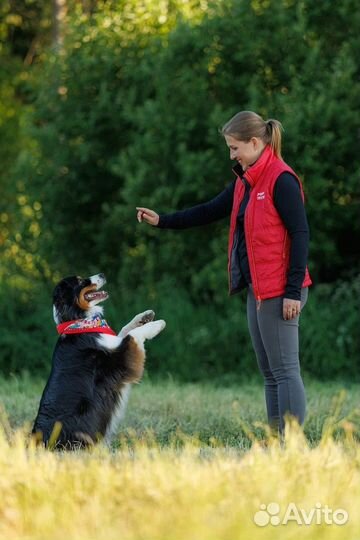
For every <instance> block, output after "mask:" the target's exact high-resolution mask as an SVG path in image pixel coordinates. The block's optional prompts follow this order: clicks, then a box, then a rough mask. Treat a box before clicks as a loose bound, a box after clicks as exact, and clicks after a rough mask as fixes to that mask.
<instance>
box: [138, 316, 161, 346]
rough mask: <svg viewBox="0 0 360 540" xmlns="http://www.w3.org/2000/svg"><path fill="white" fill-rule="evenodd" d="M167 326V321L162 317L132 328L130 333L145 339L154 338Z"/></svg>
mask: <svg viewBox="0 0 360 540" xmlns="http://www.w3.org/2000/svg"><path fill="white" fill-rule="evenodd" d="M165 326H166V323H165V321H163V320H162V319H160V320H158V321H152V322H149V323H146V324H144V325H143V326H138V327H137V328H134V330H131V332H129V334H130V335H131V336H133V337H134V338H137V339H140V340H142V341H144V340H145V339H153V338H154V337H155V336H157V335H158V334H160V332H161V331H162V330H164V328H165Z"/></svg>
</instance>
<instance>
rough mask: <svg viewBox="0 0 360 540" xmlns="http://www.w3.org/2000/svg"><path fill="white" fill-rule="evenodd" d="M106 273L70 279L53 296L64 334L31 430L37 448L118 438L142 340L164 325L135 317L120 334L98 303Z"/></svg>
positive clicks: (138, 371) (138, 370) (140, 362)
mask: <svg viewBox="0 0 360 540" xmlns="http://www.w3.org/2000/svg"><path fill="white" fill-rule="evenodd" d="M105 283H106V279H105V276H104V274H97V275H94V276H91V277H89V278H86V279H83V278H81V277H77V276H71V277H67V278H65V279H63V280H61V281H60V283H58V285H57V286H56V287H55V289H54V294H53V313H54V320H55V323H56V325H57V331H58V333H59V334H60V335H59V339H58V341H57V343H56V346H55V350H54V353H53V359H52V369H51V373H50V376H49V379H48V381H47V384H46V386H45V389H44V391H43V394H42V397H41V401H40V405H39V411H38V414H37V417H36V419H35V422H34V426H33V429H32V437H33V438H34V439H35V442H36V444H43V445H45V446H46V447H47V448H51V449H65V450H67V449H69V450H73V449H78V448H85V447H88V446H92V445H94V444H95V443H96V442H98V441H99V440H105V442H107V443H109V442H110V441H111V437H112V435H114V433H116V430H117V427H118V424H119V421H120V420H121V418H122V416H123V413H124V408H125V406H126V402H127V399H128V395H129V390H130V384H131V383H135V382H138V381H140V379H141V377H142V374H143V371H144V361H145V349H144V341H145V340H146V339H152V338H153V337H155V336H157V334H159V333H160V332H161V331H162V330H163V329H164V328H165V321H163V320H157V321H154V317H155V313H154V312H153V311H151V310H149V311H145V312H144V313H140V314H139V315H136V316H135V317H134V319H133V320H132V321H130V322H129V323H128V324H127V325H126V326H124V328H123V329H122V330H121V331H120V332H119V334H116V333H115V332H114V331H113V330H112V329H111V328H110V327H109V325H108V324H107V322H106V320H105V319H104V318H103V307H102V306H100V305H99V304H100V303H101V302H103V301H104V300H106V299H107V298H108V293H107V292H105V291H102V290H101V288H102V287H103V285H104V284H105Z"/></svg>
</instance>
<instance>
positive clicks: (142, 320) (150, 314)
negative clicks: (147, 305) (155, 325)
mask: <svg viewBox="0 0 360 540" xmlns="http://www.w3.org/2000/svg"><path fill="white" fill-rule="evenodd" d="M136 319H137V323H138V325H139V326H141V325H143V324H146V323H148V322H151V321H153V320H154V319H155V311H152V309H148V310H147V311H144V313H139V315H136Z"/></svg>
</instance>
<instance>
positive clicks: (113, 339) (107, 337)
mask: <svg viewBox="0 0 360 540" xmlns="http://www.w3.org/2000/svg"><path fill="white" fill-rule="evenodd" d="M96 341H97V343H98V345H99V346H100V347H102V348H103V349H106V350H108V351H112V350H113V349H116V348H117V347H119V345H120V343H121V342H122V338H121V337H119V336H112V335H111V334H99V335H98V336H96Z"/></svg>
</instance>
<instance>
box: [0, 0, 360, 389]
mask: <svg viewBox="0 0 360 540" xmlns="http://www.w3.org/2000/svg"><path fill="white" fill-rule="evenodd" d="M90 4H91V6H92V9H89V10H88V11H86V10H85V11H84V9H82V7H81V5H80V4H79V3H76V2H75V3H74V2H69V17H68V19H67V23H66V32H65V42H64V46H63V49H62V50H61V51H58V52H54V51H51V50H50V49H49V50H47V51H46V53H45V52H44V54H43V55H42V57H41V58H42V61H43V63H42V64H41V65H38V66H34V67H33V68H32V71H31V77H30V76H28V75H25V76H24V75H22V77H21V80H22V83H21V84H19V86H18V88H20V94H21V96H22V98H23V99H24V100H25V101H26V103H27V106H26V108H24V109H22V110H21V115H20V114H18V112H16V113H15V117H14V119H8V120H6V121H5V123H4V118H6V114H5V112H4V111H5V110H6V111H10V110H11V107H12V104H14V103H15V104H16V107H15V109H14V110H15V111H18V107H19V105H18V103H19V102H18V101H17V96H16V95H14V91H13V90H11V88H12V86H11V82H9V81H10V78H9V77H8V76H4V81H5V82H4V83H3V86H1V84H0V95H1V96H5V98H4V103H5V105H4V107H2V105H0V112H1V117H0V135H2V138H3V139H4V140H8V141H9V143H8V144H6V143H5V144H4V145H3V149H2V150H1V151H0V157H1V158H4V163H5V167H4V170H3V171H1V173H0V182H1V186H2V188H3V190H4V194H5V195H4V197H5V198H4V201H5V204H6V205H7V207H8V208H9V210H7V211H5V210H3V211H2V213H0V218H1V220H2V222H3V223H4V227H3V228H2V230H1V235H0V240H2V242H0V244H1V246H0V247H2V253H3V255H2V263H3V264H2V268H1V272H0V277H2V278H3V280H4V283H3V284H2V285H1V287H0V294H1V296H2V297H4V298H7V295H8V290H7V287H6V286H5V280H7V282H8V283H10V287H14V288H13V293H14V295H17V294H18V292H19V291H20V292H21V291H23V290H25V291H27V294H28V291H29V286H30V284H33V286H34V290H37V287H38V288H39V289H41V290H43V288H44V285H43V284H44V283H46V287H45V289H46V295H48V296H47V298H50V290H51V287H52V284H53V282H54V280H55V279H56V278H57V276H62V275H65V274H68V273H71V274H73V273H80V274H84V275H89V274H91V273H94V272H96V271H104V272H105V273H106V274H107V276H108V279H109V282H110V284H111V286H113V287H114V290H115V291H116V297H117V298H118V300H119V304H117V303H115V304H116V305H120V306H121V311H120V312H119V313H118V314H117V311H116V309H117V308H116V307H114V308H113V309H114V314H115V317H114V319H115V322H116V323H117V324H119V325H120V324H123V323H124V321H125V319H126V317H127V316H129V317H131V316H133V315H134V312H135V311H142V310H143V309H145V308H146V307H153V306H154V303H155V307H156V304H158V305H159V309H158V311H159V315H160V316H162V317H164V318H165V319H166V320H168V322H169V329H168V331H167V334H164V336H161V338H159V340H158V341H155V342H154V344H152V345H151V350H153V351H154V358H156V360H155V365H156V366H157V367H156V368H155V369H158V371H159V372H161V373H165V372H171V373H176V374H177V375H178V376H180V377H182V378H184V379H197V378H200V377H203V376H204V375H206V374H207V375H209V376H218V375H219V374H220V373H224V372H225V373H232V372H238V369H239V368H238V366H241V372H242V373H243V374H249V373H252V372H253V371H254V358H253V353H252V351H251V349H250V340H249V338H248V336H247V330H246V321H245V311H244V305H243V299H242V298H235V299H233V298H232V299H229V298H228V297H227V274H226V247H227V234H228V230H227V229H228V221H226V222H225V221H223V222H219V223H216V224H213V225H210V226H207V227H201V228H198V229H193V230H191V231H161V230H157V229H154V228H151V227H148V226H146V225H143V224H142V225H139V224H137V222H136V220H135V207H136V206H139V205H143V206H147V207H150V208H154V209H155V210H156V211H159V212H168V211H172V210H175V209H181V208H185V207H188V206H192V205H195V204H197V203H199V202H202V201H205V200H208V199H210V198H211V197H212V196H215V195H216V194H217V193H219V192H220V191H221V190H222V189H223V187H224V186H225V185H226V184H227V183H228V182H230V181H231V180H232V178H233V175H232V172H231V164H230V163H229V159H228V151H227V148H226V146H225V144H224V142H223V140H222V138H221V136H220V135H219V133H218V129H219V127H221V126H222V124H223V123H224V122H225V121H226V120H228V119H229V117H230V116H231V115H232V114H234V113H235V112H236V111H238V110H242V109H250V110H256V111H258V112H259V113H260V114H262V115H263V116H265V117H273V118H278V119H280V120H281V121H282V123H283V125H284V128H285V134H284V152H283V154H284V158H285V160H286V161H287V162H288V163H289V164H291V165H292V166H293V167H294V169H295V170H296V171H297V172H298V173H299V174H300V176H301V177H302V178H303V180H304V186H305V191H306V195H307V209H308V218H309V223H310V228H311V251H310V270H311V274H312V276H313V278H314V280H315V283H322V282H325V283H330V284H325V285H319V286H318V287H317V288H316V289H314V291H313V294H312V295H311V296H310V300H309V305H308V306H307V308H306V312H305V313H304V320H303V321H302V334H303V340H304V343H305V345H304V347H303V365H304V367H305V368H306V370H308V371H309V372H311V373H315V374H317V375H322V374H324V372H325V373H326V374H327V375H328V376H332V375H338V374H340V373H342V372H343V371H345V372H346V373H347V374H348V375H349V376H355V375H356V374H357V375H358V368H357V367H356V366H357V364H356V359H357V357H358V356H356V355H357V354H358V352H359V346H358V342H357V340H356V332H357V329H356V324H355V321H356V317H357V316H358V312H357V310H356V304H355V302H354V300H353V296H352V295H353V294H357V291H358V280H357V278H354V276H356V275H357V274H358V271H359V245H360V243H359V241H358V237H359V227H360V223H359V219H358V212H359V198H360V193H359V181H358V180H359V178H358V177H359V169H360V162H359V159H360V158H359V156H358V153H357V152H355V151H354V150H353V149H354V148H355V147H356V142H357V141H358V139H359V130H358V126H359V110H360V91H359V90H360V88H359V80H360V79H359V63H358V50H359V45H360V43H359V39H360V38H359V32H358V28H359V26H360V12H359V10H358V9H356V4H355V2H354V0H342V2H341V3H340V4H337V5H336V8H335V9H334V6H333V5H332V4H331V3H320V4H316V3H313V2H310V1H309V0H304V1H302V2H295V1H291V0H282V1H275V0H272V1H267V2H260V1H255V0H242V1H241V2H232V1H230V0H222V1H221V2H216V3H208V4H207V3H206V2H200V1H196V0H194V1H193V2H188V3H186V2H183V1H181V0H172V1H170V0H169V1H166V2H162V3H161V4H160V5H159V4H158V3H157V2H154V1H152V0H141V1H140V2H139V1H135V0H132V1H127V2H115V1H114V2H99V3H98V8H97V9H95V7H94V6H95V5H94V3H92V2H89V6H90ZM6 6H8V7H9V4H8V3H7V4H6ZM34 6H35V7H36V9H38V8H39V6H40V4H39V3H38V2H34ZM20 11H21V10H20ZM18 12H19V10H18ZM42 19H43V20H44V21H47V20H48V12H47V11H46V10H44V11H43V12H42ZM12 20H13V21H15V19H12ZM33 22H34V19H33V18H31V19H29V21H28V23H29V25H30V27H31V28H32V30H31V32H32V33H33V34H34V25H33ZM345 22H346V24H345ZM10 23H11V20H10V22H9V19H8V24H10ZM44 24H45V23H44ZM45 27H46V24H45ZM4 28H5V26H4V25H2V26H0V31H1V32H2V35H4V32H5V34H6V28H5V30H4ZM33 34H32V35H33ZM35 34H36V32H35ZM44 35H45V33H44ZM44 39H45V38H44ZM22 48H23V49H24V47H23V46H22ZM10 49H11V48H10ZM10 49H9V50H10ZM23 49H22V50H23ZM9 50H8V51H7V54H9ZM14 50H15V49H14ZM4 65H5V64H4ZM0 69H2V68H0ZM22 73H24V72H23V71H22ZM35 74H36V75H37V77H36V78H35V77H34V75H35ZM20 117H21V122H20V120H19V118H20ZM3 126H5V127H3ZM15 156H17V159H16V163H15V167H12V165H13V163H14V162H15ZM10 169H11V171H10V174H7V173H8V171H9V170H10ZM5 214H6V215H5ZM4 220H5V221H4ZM5 222H6V223H5ZM17 277H19V279H20V281H21V283H22V284H23V285H22V286H21V287H23V288H21V287H19V286H18V284H15V285H14V280H15V282H16V280H17ZM339 278H342V279H346V280H348V283H347V284H345V285H342V286H340V285H339V286H338V285H337V280H338V279H339ZM34 283H35V285H34ZM37 283H38V285H37ZM341 287H342V288H343V290H342V289H341ZM339 290H342V293H339V292H338V291H339ZM349 291H351V293H349ZM13 293H11V294H13ZM11 294H10V297H9V298H12V297H11ZM5 295H6V296H5ZM334 295H335V298H338V300H337V302H339V303H341V297H342V295H344V298H346V299H347V300H346V302H347V303H350V304H347V306H348V305H350V306H352V307H351V309H352V314H349V312H348V311H345V312H344V313H342V311H341V310H340V309H339V310H336V309H334V307H333V306H334V305H335V304H334V303H333V302H334ZM40 296H41V295H40ZM41 298H43V300H42V301H41V302H42V303H40V304H37V305H36V308H35V309H36V310H39V316H38V317H37V321H43V322H44V324H45V326H46V325H49V322H48V318H47V315H46V316H45V315H43V314H45V313H46V314H47V311H46V310H47V308H46V310H45V305H47V304H46V302H47V300H46V301H45V292H44V293H43V296H42V297H41ZM312 298H314V300H312ZM315 298H316V299H318V300H319V301H317V300H316V309H315V307H312V303H311V302H312V301H314V302H315ZM26 302H30V301H29V300H26V301H25V300H24V304H23V307H22V308H21V309H20V307H19V305H17V304H16V303H12V304H11V306H10V307H6V308H5V307H4V306H5V305H7V306H8V302H6V304H5V302H1V305H3V307H2V308H0V309H1V310H3V317H4V320H8V319H9V320H10V319H11V318H16V319H19V317H18V315H19V314H20V313H25V317H23V320H21V322H20V327H21V328H22V329H23V330H24V331H23V333H22V335H23V336H25V334H27V332H28V330H26V329H28V326H27V323H26V322H25V321H28V322H29V324H30V320H31V316H32V315H31V313H32V311H31V310H32V309H33V308H34V306H33V305H31V303H28V304H26ZM148 302H149V306H147V305H145V304H147V303H148ZM318 304H319V305H320V308H319V306H318ZM344 304H345V300H344ZM313 306H315V304H313ZM135 308H136V309H135ZM42 309H43V310H44V311H43V312H42V311H41V310H42ZM111 309H112V308H111V306H110V310H111ZM318 309H319V311H320V313H321V315H319V312H318ZM19 310H20V311H19ZM124 311H125V312H126V313H125V312H124ZM127 311H128V312H127ZM340 313H341V317H340ZM305 314H306V316H305ZM117 316H118V317H119V320H118V319H117ZM21 325H23V326H21ZM37 325H38V323H37V322H35V326H36V328H37V330H36V332H39V334H37V336H36V338H37V339H38V338H39V336H40V334H41V331H42V330H41V329H40V327H39V326H37ZM31 328H33V327H31ZM49 335H50V334H49ZM33 337H34V336H33ZM2 339H5V337H3V338H2ZM21 339H24V343H25V337H24V338H21ZM6 340H7V343H8V345H7V349H6V350H7V353H6V355H5V357H4V358H5V359H4V360H3V364H2V367H3V369H5V370H8V369H9V368H7V367H6V366H11V369H13V370H15V371H17V370H19V369H21V366H25V365H32V363H33V358H32V357H31V355H32V352H31V348H30V350H28V347H27V345H26V346H25V345H24V346H23V348H22V349H21V351H22V352H21V355H20V356H19V355H18V354H17V352H16V351H18V349H16V347H15V345H16V346H20V342H19V343H17V341H16V339H15V337H10V336H8V337H7V338H6ZM44 343H46V346H48V344H49V341H47V338H46V340H45V342H44ZM44 346H45V345H44ZM12 347H15V349H14V351H13V352H11V348H12ZM174 351H175V354H174ZM50 352H51V351H50V347H49V351H48V353H49V354H50ZM49 354H48V355H49ZM30 357H31V358H30ZM10 358H11V360H10ZM157 362H158V365H157ZM36 365H37V366H38V367H39V368H40V369H42V368H41V366H44V365H45V364H44V363H42V360H41V362H40V363H37V364H36Z"/></svg>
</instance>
